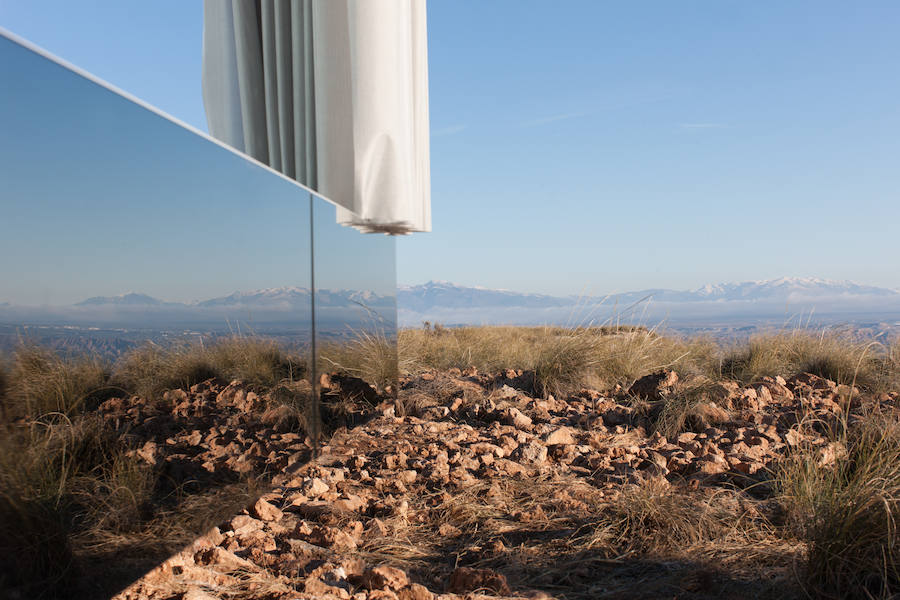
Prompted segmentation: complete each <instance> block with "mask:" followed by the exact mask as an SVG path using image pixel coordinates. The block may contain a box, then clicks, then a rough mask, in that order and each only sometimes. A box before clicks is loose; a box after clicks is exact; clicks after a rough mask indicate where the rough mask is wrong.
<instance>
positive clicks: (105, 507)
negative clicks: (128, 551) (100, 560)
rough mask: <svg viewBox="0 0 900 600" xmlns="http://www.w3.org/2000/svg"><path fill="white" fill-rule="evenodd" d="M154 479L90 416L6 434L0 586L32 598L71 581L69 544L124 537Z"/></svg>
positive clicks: (0, 446) (0, 472)
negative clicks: (80, 538)
mask: <svg viewBox="0 0 900 600" xmlns="http://www.w3.org/2000/svg"><path fill="white" fill-rule="evenodd" d="M156 477H157V474H156V473H155V472H154V471H153V470H152V469H151V468H150V467H148V466H147V465H145V464H143V463H141V462H140V461H139V460H138V459H137V458H136V457H134V456H131V455H130V454H129V453H128V448H127V446H126V445H125V443H124V442H123V441H122V439H121V438H120V437H119V436H118V434H117V433H116V432H115V431H113V430H111V429H110V428H109V427H107V426H106V425H105V424H104V423H103V422H102V421H101V420H100V419H99V418H96V417H94V416H83V417H77V418H75V419H74V420H69V419H68V418H63V419H60V418H56V417H54V418H53V419H47V417H46V416H45V417H44V418H42V419H37V420H34V421H32V422H31V423H30V424H29V425H27V426H23V427H18V428H13V427H6V428H5V429H4V431H3V437H2V441H0V585H6V586H20V585H29V584H31V585H33V586H36V587H33V589H29V590H28V591H29V592H30V593H33V594H34V595H35V596H39V595H40V594H42V593H44V592H48V593H49V590H54V593H56V592H58V591H59V590H60V589H65V582H66V581H68V579H69V578H71V577H72V576H73V571H72V569H73V554H72V542H71V540H72V538H73V536H76V535H87V536H90V535H92V534H94V533H96V532H98V531H107V532H114V533H119V532H125V531H131V530H133V529H134V528H135V527H136V526H138V525H139V524H140V523H141V517H142V513H143V511H144V509H145V507H146V505H147V503H148V502H149V501H150V498H151V495H152V492H153V489H154V487H155V483H156Z"/></svg>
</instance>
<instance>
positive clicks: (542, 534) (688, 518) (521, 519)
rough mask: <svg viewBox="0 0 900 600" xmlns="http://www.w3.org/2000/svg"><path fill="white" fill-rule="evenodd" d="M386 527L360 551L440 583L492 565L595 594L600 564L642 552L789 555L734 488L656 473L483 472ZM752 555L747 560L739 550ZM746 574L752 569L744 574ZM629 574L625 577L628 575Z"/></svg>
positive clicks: (642, 556) (547, 584)
mask: <svg viewBox="0 0 900 600" xmlns="http://www.w3.org/2000/svg"><path fill="white" fill-rule="evenodd" d="M385 527H386V528H387V530H388V535H387V536H385V537H373V538H370V539H369V540H368V541H366V543H365V544H364V545H363V547H362V548H361V551H360V555H361V556H363V557H365V558H366V559H367V560H370V561H372V562H388V563H390V564H394V565H396V566H399V567H402V568H404V569H406V570H408V571H410V572H411V573H414V574H415V575H416V576H417V577H418V578H419V579H420V580H422V581H425V582H427V583H429V585H430V587H433V586H438V587H440V586H441V585H443V582H444V581H446V577H447V575H448V574H449V570H452V566H451V567H450V568H449V569H448V566H447V561H446V557H447V556H455V557H456V561H457V564H459V565H466V566H472V567H483V568H491V569H496V570H498V571H500V572H502V573H503V574H505V575H506V577H507V578H508V579H509V581H510V583H511V584H512V585H513V587H514V588H517V589H526V588H532V589H541V590H544V591H547V592H550V593H554V592H556V593H560V594H563V595H564V596H565V597H567V598H579V599H581V598H594V597H597V594H598V593H599V590H600V588H597V587H596V584H597V583H598V581H597V575H596V574H597V570H598V569H604V570H607V569H609V567H610V566H611V565H619V566H620V567H622V568H623V569H624V570H626V571H627V565H628V564H629V562H634V563H635V564H639V563H640V561H644V560H651V559H652V560H659V561H667V560H668V561H673V560H688V561H690V560H694V561H697V562H707V561H709V562H711V563H714V561H715V560H719V559H723V558H726V557H730V560H731V561H733V563H734V564H736V565H740V568H741V569H742V570H743V571H752V570H753V569H754V568H762V567H763V566H772V565H775V564H778V563H779V562H781V563H782V564H784V561H785V557H786V556H787V557H793V556H794V555H795V554H797V552H798V550H799V549H798V547H797V545H796V544H793V543H785V542H784V541H783V540H779V538H778V537H777V536H776V535H775V532H774V530H773V528H772V527H770V526H769V525H768V523H767V522H766V521H765V519H763V518H761V517H760V516H759V513H758V511H757V510H756V508H755V501H753V500H751V499H749V498H745V497H743V496H742V495H741V493H740V492H737V491H731V490H721V491H719V492H716V493H704V492H703V491H691V490H688V489H686V488H682V487H669V486H667V485H664V484H663V483H659V482H653V481H651V482H648V483H646V484H644V485H640V486H628V487H626V488H625V489H623V490H622V491H621V493H613V494H610V493H609V492H608V491H607V492H606V493H605V494H604V493H603V492H601V491H600V490H598V489H597V488H594V487H593V486H590V485H587V484H586V483H585V482H584V481H583V480H580V479H579V478H578V477H573V476H571V475H566V476H553V477H547V476H537V477H533V478H529V479H528V480H521V479H511V478H503V479H497V480H493V481H479V482H477V483H474V484H473V485H471V486H468V487H466V488H465V489H464V490H461V491H460V492H459V493H454V494H444V493H441V492H440V491H437V492H435V493H433V494H427V495H424V496H423V497H420V498H416V500H415V502H414V503H413V502H411V504H410V507H409V511H408V514H407V516H406V517H403V516H395V517H389V518H386V519H385ZM748 558H752V559H758V560H759V562H758V563H754V564H753V565H747V564H743V565H741V564H740V563H741V560H742V559H748ZM748 578H749V579H751V580H752V578H753V573H750V574H749V575H748ZM634 584H635V582H634V581H631V585H634Z"/></svg>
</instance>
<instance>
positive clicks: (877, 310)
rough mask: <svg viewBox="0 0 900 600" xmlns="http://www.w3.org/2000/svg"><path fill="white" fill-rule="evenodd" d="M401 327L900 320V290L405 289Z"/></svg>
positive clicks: (753, 284)
mask: <svg viewBox="0 0 900 600" xmlns="http://www.w3.org/2000/svg"><path fill="white" fill-rule="evenodd" d="M397 304H398V306H399V309H400V321H401V323H403V324H407V325H413V324H417V323H420V322H421V321H424V320H429V321H437V322H444V323H460V324H462V323H473V324H478V323H510V324H531V323H571V322H581V321H583V320H585V319H588V320H597V319H600V320H602V319H603V318H612V317H616V316H622V315H628V316H633V315H634V314H636V313H637V312H640V314H641V316H642V317H643V318H645V319H651V320H652V319H667V320H670V321H678V320H691V321H697V320H703V319H719V320H723V319H742V320H752V319H758V318H764V317H765V318H783V317H784V316H785V315H786V314H795V313H801V312H802V313H809V312H812V311H815V312H816V313H818V314H821V315H835V316H837V315H850V314H865V315H879V314H884V315H886V316H893V315H900V291H898V290H892V289H888V288H880V287H874V286H867V285H860V284H857V283H853V282H851V281H832V280H828V279H818V278H809V277H807V278H796V277H783V278H780V279H771V280H765V281H745V282H738V283H719V284H707V285H704V286H701V287H699V288H697V289H694V290H671V289H646V290H638V291H633V292H624V293H616V294H611V295H609V296H607V297H595V298H584V297H575V296H566V297H557V296H547V295H541V294H527V293H518V292H510V291H504V290H490V289H485V288H475V287H465V286H460V285H454V284H452V283H447V282H434V281H432V282H428V283H426V284H422V285H415V286H406V287H402V288H400V289H399V290H398V293H397Z"/></svg>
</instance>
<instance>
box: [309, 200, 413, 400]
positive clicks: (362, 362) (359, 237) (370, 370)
mask: <svg viewBox="0 0 900 600" xmlns="http://www.w3.org/2000/svg"><path fill="white" fill-rule="evenodd" d="M312 203H313V231H314V237H313V239H314V251H313V258H314V272H315V289H316V302H315V311H316V314H315V325H316V326H315V331H316V348H317V355H318V360H317V363H316V364H317V366H318V369H319V370H320V371H321V373H322V374H323V375H324V376H325V377H324V379H323V381H325V385H326V387H327V385H328V381H329V379H330V378H331V376H332V375H335V374H337V375H338V376H339V377H340V376H351V377H356V378H359V379H362V380H363V381H364V382H365V383H367V384H368V385H369V386H371V387H373V388H374V389H375V390H376V391H377V392H378V393H379V394H380V395H381V396H385V395H386V396H392V395H394V394H395V393H396V388H397V386H396V378H397V286H396V281H397V268H396V241H395V238H394V237H391V236H388V235H385V234H380V233H366V234H363V233H360V232H358V231H357V230H356V229H354V228H352V227H349V226H346V225H341V224H339V223H338V222H337V217H336V210H335V206H334V205H333V204H331V203H330V202H328V201H327V200H324V199H322V198H319V197H317V196H316V195H313V199H312ZM345 385H347V384H345ZM323 391H324V392H325V395H326V398H327V395H328V390H327V389H325V390H323ZM373 397H374V396H373Z"/></svg>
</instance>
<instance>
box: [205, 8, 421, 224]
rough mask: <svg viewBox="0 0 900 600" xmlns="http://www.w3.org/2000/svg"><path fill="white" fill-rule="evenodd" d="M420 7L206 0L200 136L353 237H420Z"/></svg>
mask: <svg viewBox="0 0 900 600" xmlns="http://www.w3.org/2000/svg"><path fill="white" fill-rule="evenodd" d="M425 16H426V15H425V2H424V0H205V4H204V30H203V101H204V106H205V108H206V114H207V121H208V124H209V131H210V134H211V135H212V136H214V137H216V138H218V139H220V140H222V141H223V142H225V143H227V144H229V145H231V146H233V147H235V148H237V149H238V150H241V151H243V152H245V153H247V154H249V155H250V156H252V157H253V158H256V159H257V160H259V161H261V162H264V163H266V164H268V165H270V166H271V167H272V168H274V169H277V170H279V171H281V172H282V173H284V174H285V175H287V176H288V177H292V178H294V179H296V180H297V181H299V182H300V183H303V184H304V185H307V186H309V187H311V188H312V189H315V190H316V191H318V192H319V193H321V194H322V195H324V196H326V197H328V198H329V199H331V200H333V201H334V202H336V203H337V204H338V205H339V208H338V211H337V215H338V221H339V222H341V223H345V224H348V225H352V226H354V227H357V228H358V229H361V230H363V231H370V232H385V233H392V234H400V233H409V232H413V231H430V229H431V206H430V204H431V197H430V159H429V135H428V67H427V38H426V19H425Z"/></svg>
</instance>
